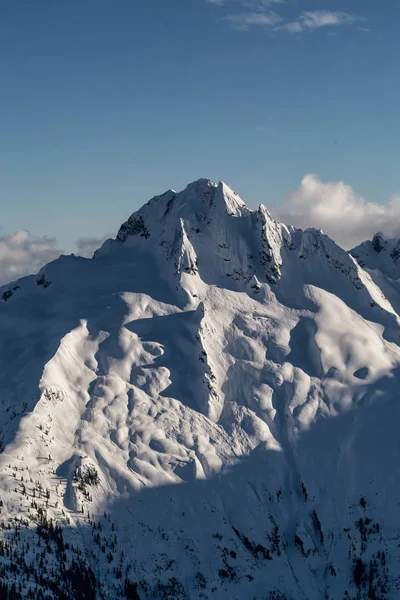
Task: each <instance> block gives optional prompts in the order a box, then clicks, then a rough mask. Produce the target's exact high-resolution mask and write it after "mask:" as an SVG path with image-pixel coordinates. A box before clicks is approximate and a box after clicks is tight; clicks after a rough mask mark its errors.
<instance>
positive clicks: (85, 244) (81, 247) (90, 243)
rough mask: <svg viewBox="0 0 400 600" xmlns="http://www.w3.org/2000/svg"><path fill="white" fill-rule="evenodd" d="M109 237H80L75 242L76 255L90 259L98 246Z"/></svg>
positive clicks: (108, 235)
mask: <svg viewBox="0 0 400 600" xmlns="http://www.w3.org/2000/svg"><path fill="white" fill-rule="evenodd" d="M110 237H113V236H112V234H105V235H103V236H102V237H82V238H79V240H77V241H76V246H77V248H78V253H79V254H80V256H85V257H86V258H92V256H93V254H94V253H95V252H96V250H98V249H99V248H100V246H101V245H102V244H103V243H104V242H105V241H106V240H107V239H108V238H110Z"/></svg>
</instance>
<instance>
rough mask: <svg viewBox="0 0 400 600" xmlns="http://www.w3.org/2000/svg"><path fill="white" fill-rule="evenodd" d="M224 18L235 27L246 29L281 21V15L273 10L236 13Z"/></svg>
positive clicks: (268, 25)
mask: <svg viewBox="0 0 400 600" xmlns="http://www.w3.org/2000/svg"><path fill="white" fill-rule="evenodd" d="M224 20H225V21H229V22H230V24H231V25H232V27H234V28H235V29H248V28H249V27H252V26H254V25H258V26H260V25H261V26H263V27H274V26H276V25H278V24H279V23H281V22H282V17H280V16H279V15H277V14H276V13H274V12H264V13H260V12H249V13H241V14H238V15H226V16H225V17H224Z"/></svg>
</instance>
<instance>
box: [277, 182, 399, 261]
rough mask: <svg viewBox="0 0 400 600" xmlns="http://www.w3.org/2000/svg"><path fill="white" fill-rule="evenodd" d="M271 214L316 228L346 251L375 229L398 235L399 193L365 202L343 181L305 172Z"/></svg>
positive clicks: (369, 237) (293, 222) (279, 218)
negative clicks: (324, 179)
mask: <svg viewBox="0 0 400 600" xmlns="http://www.w3.org/2000/svg"><path fill="white" fill-rule="evenodd" d="M272 213H273V215H274V217H275V218H276V219H278V220H280V221H283V222H284V223H287V224H289V225H295V226H296V227H300V228H301V229H306V228H307V227H317V228H320V229H322V230H323V232H324V233H326V234H327V235H329V236H330V237H331V238H333V239H334V240H335V241H336V242H337V243H338V244H339V245H340V246H342V247H343V248H345V249H346V250H350V249H351V248H353V247H354V246H356V245H357V244H359V243H361V242H363V241H364V240H366V239H371V238H372V237H373V235H374V234H375V233H376V232H377V231H382V232H383V234H384V235H385V236H386V237H389V238H390V237H398V236H400V194H394V195H393V196H392V197H391V198H390V200H389V202H388V203H387V204H377V203H376V202H368V201H367V200H365V198H363V197H362V196H360V195H359V194H358V193H357V192H356V191H355V190H354V189H353V188H352V187H351V186H350V185H347V184H345V183H344V182H343V181H338V182H334V183H323V182H322V181H321V180H320V179H319V178H318V177H317V176H316V175H314V174H308V175H305V177H303V179H302V182H301V184H300V186H299V187H298V188H297V189H295V190H293V191H291V192H289V194H288V195H287V197H286V201H285V202H284V204H282V205H279V206H278V205H276V206H275V207H273V208H272Z"/></svg>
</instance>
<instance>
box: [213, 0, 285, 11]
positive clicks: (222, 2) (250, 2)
mask: <svg viewBox="0 0 400 600" xmlns="http://www.w3.org/2000/svg"><path fill="white" fill-rule="evenodd" d="M289 1H290V0H206V2H207V3H208V4H214V5H215V6H227V5H231V6H232V5H235V4H236V5H239V6H241V7H245V8H248V9H252V10H260V11H261V10H264V9H265V8H268V7H269V6H271V5H272V4H287V3H288V2H289Z"/></svg>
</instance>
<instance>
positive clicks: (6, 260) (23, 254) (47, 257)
mask: <svg viewBox="0 0 400 600" xmlns="http://www.w3.org/2000/svg"><path fill="white" fill-rule="evenodd" d="M60 252H61V251H60V250H59V249H58V248H57V240H56V239H55V238H52V237H46V236H44V237H34V236H33V235H31V234H30V233H29V232H28V231H25V230H21V231H17V232H16V233H13V234H11V235H0V284H2V283H6V282H7V281H12V280H14V279H17V278H18V277H22V276H23V275H28V274H30V273H36V272H37V271H38V270H39V269H40V268H41V267H42V266H43V265H44V264H46V263H48V262H49V261H51V260H54V259H55V258H57V257H58V256H59V255H60Z"/></svg>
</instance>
